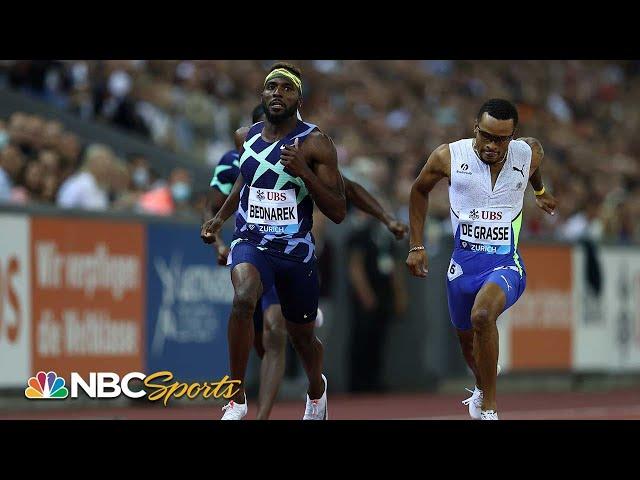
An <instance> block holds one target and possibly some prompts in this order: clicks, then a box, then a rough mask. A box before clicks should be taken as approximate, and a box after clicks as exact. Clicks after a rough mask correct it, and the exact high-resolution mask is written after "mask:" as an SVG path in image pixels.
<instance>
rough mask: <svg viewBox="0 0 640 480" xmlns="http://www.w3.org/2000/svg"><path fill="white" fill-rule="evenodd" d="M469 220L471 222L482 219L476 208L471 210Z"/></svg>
mask: <svg viewBox="0 0 640 480" xmlns="http://www.w3.org/2000/svg"><path fill="white" fill-rule="evenodd" d="M483 213H484V212H483ZM469 218H470V219H471V220H478V219H479V218H480V215H479V214H478V210H476V209H475V208H474V209H473V210H471V212H470V213H469Z"/></svg>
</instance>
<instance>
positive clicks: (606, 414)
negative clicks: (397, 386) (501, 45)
mask: <svg viewBox="0 0 640 480" xmlns="http://www.w3.org/2000/svg"><path fill="white" fill-rule="evenodd" d="M466 396H467V395H466V392H465V391H462V392H461V394H460V395H451V394H446V395H445V394H390V395H375V396H370V395H363V396H355V395H338V394H336V395H330V396H329V419H330V420H394V419H399V420H468V419H469V415H468V411H467V407H465V406H464V405H462V404H461V403H460V402H461V401H462V400H463V399H464V398H466ZM27 401H28V400H26V399H25V402H27ZM41 401H42V400H41ZM44 401H46V400H44ZM498 402H499V403H498V407H499V413H500V418H501V419H502V420H632V419H636V420H640V389H632V390H628V389H627V390H615V391H609V392H562V393H547V392H545V393H509V394H502V395H499V397H498ZM154 403H156V402H154ZM185 403H186V402H181V405H185ZM220 406H221V405H218V404H216V403H214V402H213V401H212V403H211V404H210V405H208V406H207V405H203V404H202V403H200V404H198V405H194V406H179V407H174V408H164V407H162V406H160V405H157V403H156V405H154V406H150V407H145V406H135V407H128V406H127V407H114V408H108V409H105V408H102V409H96V408H83V409H75V410H71V409H67V408H64V409H61V408H57V409H55V410H44V409H41V408H39V409H38V410H35V409H34V410H28V409H25V410H22V411H18V410H16V411H7V410H5V411H4V412H0V419H34V420H35V419H60V420H63V419H92V420H93V419H121V420H129V419H130V420H213V419H219V418H220V417H221V415H222V412H221V410H220ZM255 413H256V400H255V399H254V400H253V401H252V400H251V399H249V414H248V415H247V417H245V418H246V419H253V418H255ZM303 413H304V400H300V401H286V402H277V403H276V404H275V406H274V408H273V410H272V413H271V418H272V419H274V420H298V419H300V418H302V415H303Z"/></svg>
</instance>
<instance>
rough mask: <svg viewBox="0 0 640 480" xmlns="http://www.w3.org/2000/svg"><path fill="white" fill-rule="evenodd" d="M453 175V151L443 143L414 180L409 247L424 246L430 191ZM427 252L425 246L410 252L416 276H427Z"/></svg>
mask: <svg viewBox="0 0 640 480" xmlns="http://www.w3.org/2000/svg"><path fill="white" fill-rule="evenodd" d="M450 175H451V153H450V152H449V145H447V144H443V145H440V146H439V147H438V148H436V149H435V150H434V151H433V152H432V153H431V155H429V158H428V159H427V163H425V165H424V167H422V170H421V171H420V175H418V178H416V180H415V182H413V186H412V187H411V196H410V199H409V232H410V233H409V235H410V236H409V247H410V249H413V248H417V247H423V245H422V238H423V235H424V222H425V219H426V218H427V209H428V207H429V192H431V190H432V189H433V187H435V185H436V184H437V183H438V182H439V181H440V180H441V179H443V178H445V177H450ZM427 262H428V260H427V253H426V251H425V250H424V248H422V249H419V250H414V251H413V252H409V256H408V257H407V267H409V271H410V272H411V274H412V275H415V276H416V277H426V276H427V272H428V269H427Z"/></svg>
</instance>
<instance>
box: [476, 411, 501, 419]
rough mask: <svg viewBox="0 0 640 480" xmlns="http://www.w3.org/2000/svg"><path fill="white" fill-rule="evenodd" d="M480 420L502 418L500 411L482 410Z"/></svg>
mask: <svg viewBox="0 0 640 480" xmlns="http://www.w3.org/2000/svg"><path fill="white" fill-rule="evenodd" d="M480 420H500V419H499V418H498V412H496V411H495V410H482V411H481V412H480Z"/></svg>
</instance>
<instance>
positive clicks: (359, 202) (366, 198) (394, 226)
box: [342, 176, 409, 240]
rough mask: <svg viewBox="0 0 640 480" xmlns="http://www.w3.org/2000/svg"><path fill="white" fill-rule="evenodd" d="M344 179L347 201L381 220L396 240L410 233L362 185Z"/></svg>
mask: <svg viewBox="0 0 640 480" xmlns="http://www.w3.org/2000/svg"><path fill="white" fill-rule="evenodd" d="M342 178H343V179H344V193H345V195H346V197H347V199H348V200H349V201H350V202H353V204H354V205H355V206H356V208H357V209H359V210H362V211H363V212H364V213H368V214H369V215H371V216H372V217H374V218H377V219H378V220H380V221H381V222H382V223H383V224H384V225H385V226H386V227H387V228H388V229H389V231H390V232H391V233H393V234H394V235H395V237H396V239H398V240H402V239H403V238H404V236H405V235H406V233H407V232H408V231H409V227H408V226H407V225H405V224H404V223H402V222H400V221H398V220H397V219H396V218H395V217H394V216H393V215H392V214H390V213H387V212H385V211H384V208H382V205H380V203H378V201H377V200H376V199H375V198H373V196H372V195H371V194H370V193H369V192H367V191H366V190H365V189H364V187H363V186H362V185H360V184H359V183H357V182H354V181H353V180H349V179H348V178H346V177H344V176H343V177H342Z"/></svg>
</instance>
